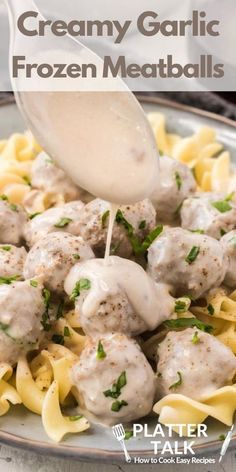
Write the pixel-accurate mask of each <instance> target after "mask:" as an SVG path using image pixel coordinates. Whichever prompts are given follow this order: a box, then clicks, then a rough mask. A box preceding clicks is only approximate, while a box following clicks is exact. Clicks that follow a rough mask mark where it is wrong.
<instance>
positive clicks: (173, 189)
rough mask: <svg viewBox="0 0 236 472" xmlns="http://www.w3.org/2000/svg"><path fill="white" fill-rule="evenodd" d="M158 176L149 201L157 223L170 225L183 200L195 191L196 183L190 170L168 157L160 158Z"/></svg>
mask: <svg viewBox="0 0 236 472" xmlns="http://www.w3.org/2000/svg"><path fill="white" fill-rule="evenodd" d="M159 162H160V176H159V180H158V182H157V183H156V189H155V191H154V193H153V194H152V196H151V201H152V203H153V205H154V207H155V209H156V212H157V219H158V221H162V222H163V223H171V222H172V221H173V220H175V219H176V216H177V213H178V209H179V207H180V205H181V204H182V203H183V201H184V199H185V198H187V197H188V196H190V195H191V194H193V193H194V192H195V191H196V188H197V186H196V181H195V179H194V177H193V174H192V172H191V170H190V169H189V168H188V167H187V166H186V165H185V164H182V163H181V162H178V161H177V160H176V159H173V158H172V157H168V156H161V157H160V160H159Z"/></svg>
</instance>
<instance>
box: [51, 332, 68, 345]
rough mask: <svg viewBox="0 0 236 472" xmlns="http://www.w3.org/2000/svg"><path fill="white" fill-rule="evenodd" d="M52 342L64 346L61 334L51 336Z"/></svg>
mask: <svg viewBox="0 0 236 472" xmlns="http://www.w3.org/2000/svg"><path fill="white" fill-rule="evenodd" d="M52 342H54V343H55V344H60V346H64V344H65V340H64V336H62V334H54V335H53V336H52Z"/></svg>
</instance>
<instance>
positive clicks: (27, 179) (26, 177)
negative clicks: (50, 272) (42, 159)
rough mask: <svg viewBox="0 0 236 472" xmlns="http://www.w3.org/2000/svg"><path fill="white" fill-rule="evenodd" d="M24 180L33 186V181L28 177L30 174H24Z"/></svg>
mask: <svg viewBox="0 0 236 472" xmlns="http://www.w3.org/2000/svg"><path fill="white" fill-rule="evenodd" d="M23 180H24V181H25V183H26V184H27V185H29V186H30V187H31V181H30V178H29V177H28V175H24V176H23Z"/></svg>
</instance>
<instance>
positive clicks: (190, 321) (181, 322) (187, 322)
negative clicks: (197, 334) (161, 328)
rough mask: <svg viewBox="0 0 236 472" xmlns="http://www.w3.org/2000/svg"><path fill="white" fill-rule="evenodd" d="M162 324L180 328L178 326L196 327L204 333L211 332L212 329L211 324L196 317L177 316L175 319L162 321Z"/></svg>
mask: <svg viewBox="0 0 236 472" xmlns="http://www.w3.org/2000/svg"><path fill="white" fill-rule="evenodd" d="M164 325H165V326H166V327H167V328H170V329H173V330H175V329H180V328H198V329H200V331H204V332H205V333H211V331H213V329H214V328H213V326H211V325H208V324H206V323H203V322H202V321H200V320H198V319H197V318H179V319H177V320H167V321H165V322H164Z"/></svg>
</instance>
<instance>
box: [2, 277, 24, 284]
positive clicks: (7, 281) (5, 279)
mask: <svg viewBox="0 0 236 472" xmlns="http://www.w3.org/2000/svg"><path fill="white" fill-rule="evenodd" d="M19 278H20V275H12V276H11V277H0V285H2V284H6V285H11V283H12V282H15V281H16V280H19Z"/></svg>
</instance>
